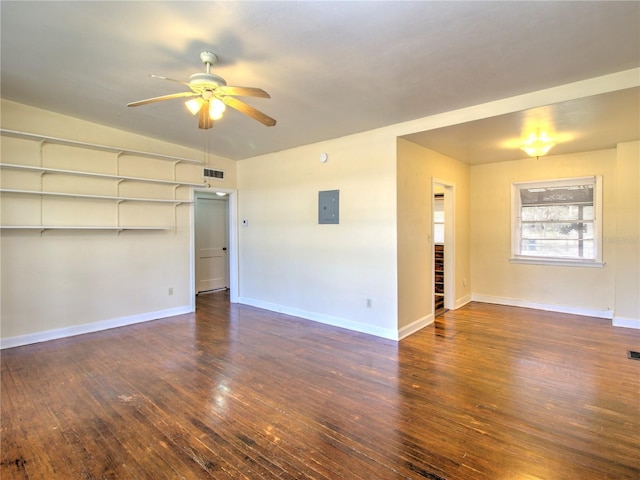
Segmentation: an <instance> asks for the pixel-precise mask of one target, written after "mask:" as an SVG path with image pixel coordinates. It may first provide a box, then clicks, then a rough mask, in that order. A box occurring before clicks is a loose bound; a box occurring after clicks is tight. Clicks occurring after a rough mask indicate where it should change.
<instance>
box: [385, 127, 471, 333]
mask: <svg viewBox="0 0 640 480" xmlns="http://www.w3.org/2000/svg"><path fill="white" fill-rule="evenodd" d="M434 180H438V181H442V182H446V183H447V184H448V185H452V186H453V187H454V192H455V198H454V204H455V222H454V225H455V229H454V245H453V246H454V249H452V250H451V251H455V255H454V258H455V261H454V272H455V284H454V292H453V298H454V303H455V305H461V304H463V303H466V302H467V301H468V300H469V295H470V293H471V291H470V278H471V275H470V261H469V166H468V165H466V164H463V163H462V162H459V161H457V160H455V159H452V158H449V157H446V156H444V155H441V154H439V153H437V152H434V151H432V150H429V149H427V148H423V147H420V146H418V145H416V144H414V143H411V142H408V141H406V140H403V139H398V168H397V182H398V225H397V229H398V326H399V328H400V329H401V330H402V329H403V328H408V329H409V330H412V329H411V327H410V326H411V325H416V326H418V325H419V324H420V323H421V322H424V321H426V322H430V321H432V320H433V317H432V314H433V242H432V237H431V232H432V224H431V222H432V212H431V209H432V196H433V193H434V192H433V191H432V182H433V181H434Z"/></svg>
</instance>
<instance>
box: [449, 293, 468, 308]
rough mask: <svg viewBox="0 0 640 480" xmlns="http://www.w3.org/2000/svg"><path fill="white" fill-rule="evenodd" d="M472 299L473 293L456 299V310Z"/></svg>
mask: <svg viewBox="0 0 640 480" xmlns="http://www.w3.org/2000/svg"><path fill="white" fill-rule="evenodd" d="M470 301H471V294H468V295H465V296H464V297H462V298H458V299H457V300H456V301H455V305H454V307H453V309H454V310H457V309H458V308H460V307H464V306H465V305H466V304H467V303H469V302H470Z"/></svg>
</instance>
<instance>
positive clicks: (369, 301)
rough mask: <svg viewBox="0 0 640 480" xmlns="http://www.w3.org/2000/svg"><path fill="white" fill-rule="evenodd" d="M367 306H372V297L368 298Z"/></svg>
mask: <svg viewBox="0 0 640 480" xmlns="http://www.w3.org/2000/svg"><path fill="white" fill-rule="evenodd" d="M367 308H371V299H370V298H367Z"/></svg>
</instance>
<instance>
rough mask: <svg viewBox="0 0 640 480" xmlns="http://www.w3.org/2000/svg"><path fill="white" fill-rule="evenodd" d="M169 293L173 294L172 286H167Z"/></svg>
mask: <svg viewBox="0 0 640 480" xmlns="http://www.w3.org/2000/svg"><path fill="white" fill-rule="evenodd" d="M169 295H173V287H169Z"/></svg>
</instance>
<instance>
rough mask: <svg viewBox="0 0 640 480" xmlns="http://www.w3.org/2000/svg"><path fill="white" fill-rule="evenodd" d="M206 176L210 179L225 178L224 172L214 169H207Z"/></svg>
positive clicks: (205, 170)
mask: <svg viewBox="0 0 640 480" xmlns="http://www.w3.org/2000/svg"><path fill="white" fill-rule="evenodd" d="M204 176H205V177H209V178H224V171H222V170H213V169H212V168H205V169H204Z"/></svg>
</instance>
